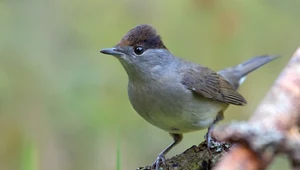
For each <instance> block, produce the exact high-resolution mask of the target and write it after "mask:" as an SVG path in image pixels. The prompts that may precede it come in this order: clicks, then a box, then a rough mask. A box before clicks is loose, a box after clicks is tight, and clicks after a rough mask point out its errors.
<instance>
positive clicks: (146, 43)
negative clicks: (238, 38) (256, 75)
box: [100, 24, 277, 169]
mask: <svg viewBox="0 0 300 170" xmlns="http://www.w3.org/2000/svg"><path fill="white" fill-rule="evenodd" d="M100 52H101V53H103V54H108V55H113V56H115V57H116V58H117V59H118V60H119V61H120V62H121V64H122V65H123V67H124V69H125V70H126V72H127V74H128V78H129V82H128V96H129V100H130V102H131V104H132V106H133V108H134V109H135V111H136V112H137V113H138V114H139V115H140V116H142V117H143V118H144V119H145V120H146V121H148V122H149V123H151V124H152V125H154V126H156V127H159V128H160V129H163V130H165V131H167V132H169V133H170V135H171V136H172V137H173V142H172V143H171V144H170V145H169V146H168V147H167V148H165V149H164V150H163V151H162V152H161V153H160V154H159V155H158V157H157V159H156V161H155V162H154V163H153V165H152V167H153V168H154V167H156V169H158V168H159V164H160V163H161V162H163V163H164V161H165V154H166V153H167V152H169V151H170V150H171V149H172V148H173V147H174V146H175V145H176V144H178V143H179V142H180V141H181V140H182V137H183V136H182V134H183V133H187V132H192V131H197V130H201V129H204V128H207V127H208V132H207V134H206V140H207V143H208V147H209V144H210V138H211V135H210V134H211V133H210V132H211V129H212V128H213V126H214V125H215V124H216V123H217V122H219V121H220V120H222V119H223V112H224V111H225V110H226V109H227V108H228V106H229V105H230V104H233V105H245V104H246V100H245V99H244V97H243V96H242V95H240V94H239V93H238V92H237V89H238V87H239V86H240V84H241V83H242V82H243V81H244V80H245V76H246V75H247V74H249V73H250V72H251V71H253V70H255V69H257V68H258V67H260V66H262V65H264V64H266V63H268V62H270V61H272V60H274V59H275V58H277V57H276V56H269V55H265V56H258V57H255V58H252V59H250V60H249V61H246V62H244V63H242V64H239V65H237V66H235V67H231V68H227V69H224V70H221V71H219V72H215V71H213V70H211V69H209V68H207V67H204V66H201V65H199V64H196V63H192V62H189V61H186V60H183V59H180V58H178V57H176V56H174V55H173V54H172V53H171V52H170V51H169V50H168V49H167V47H166V46H165V45H164V43H163V42H162V40H161V37H160V36H159V35H158V34H157V32H156V30H155V29H154V28H153V27H152V26H150V25H147V24H144V25H139V26H137V27H135V28H133V29H131V30H130V31H129V32H128V33H127V34H126V35H125V36H124V37H123V38H122V39H121V41H120V42H119V43H118V44H117V45H116V46H114V47H113V48H106V49H102V50H101V51H100Z"/></svg>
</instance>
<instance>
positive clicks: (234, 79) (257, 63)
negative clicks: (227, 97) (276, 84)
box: [218, 55, 279, 89]
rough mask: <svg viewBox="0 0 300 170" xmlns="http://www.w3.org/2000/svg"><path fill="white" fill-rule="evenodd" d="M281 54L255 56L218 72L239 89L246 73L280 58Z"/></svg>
mask: <svg viewBox="0 0 300 170" xmlns="http://www.w3.org/2000/svg"><path fill="white" fill-rule="evenodd" d="M278 57H279V56H269V55H264V56H258V57H254V58H252V59H250V60H248V61H246V62H244V63H242V64H239V65H237V66H234V67H230V68H226V69H224V70H221V71H219V72H218V73H219V74H220V75H221V76H222V77H224V78H225V79H226V80H227V81H228V82H230V84H231V85H232V86H233V87H234V88H235V89H237V88H238V87H239V86H240V85H241V84H242V83H243V82H244V80H245V79H246V75H247V74H249V73H251V72H252V71H253V70H256V69H257V68H259V67H261V66H263V65H265V64H267V63H268V62H270V61H272V60H274V59H276V58H278Z"/></svg>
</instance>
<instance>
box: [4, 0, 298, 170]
mask: <svg viewBox="0 0 300 170" xmlns="http://www.w3.org/2000/svg"><path fill="white" fill-rule="evenodd" d="M299 8H300V1H279V0H272V1H271V0H252V1H239V0H186V1H184V0H179V1H174V0H165V1H160V0H151V1H140V0H123V1H121V0H101V1H99V0H98V1H97V0H87V1H78V0H74V1H70V0H53V1H43V0H41V1H39V0H23V1H17V0H2V1H0V21H1V26H0V30H1V31H0V36H1V38H0V93H1V95H0V127H1V128H0V135H1V136H0V139H1V140H0V169H1V170H2V169H3V170H15V169H21V170H36V169H41V170H53V169H55V170H86V169H88V170H99V169H101V170H102V169H103V170H107V169H116V168H117V166H121V167H122V169H125V170H127V169H128V170H130V169H135V168H136V167H138V166H142V165H146V164H150V163H152V161H154V159H155V158H156V156H157V154H158V153H159V152H160V151H161V150H162V149H163V148H164V147H165V146H167V145H168V144H169V143H170V142H171V138H170V137H169V135H168V134H167V133H166V132H163V131H162V130H160V129H157V128H156V127H153V126H152V125H150V124H148V123H146V122H145V121H144V120H143V119H142V118H141V117H139V116H138V115H137V114H136V113H135V111H134V110H133V109H132V107H131V106H130V104H129V101H128V99H127V92H126V87H127V75H126V73H125V71H124V70H123V68H122V67H121V65H120V64H119V63H118V61H117V60H116V59H114V58H113V57H109V56H104V55H102V54H100V53H99V50H100V49H101V48H105V47H111V46H113V45H115V44H116V43H117V42H118V41H119V39H120V38H121V37H122V36H123V35H124V34H125V33H126V32H127V31H128V30H129V29H131V28H132V27H134V26H136V25H138V24H142V23H148V24H152V25H153V26H154V27H156V28H157V30H158V31H159V33H160V34H161V35H162V37H163V39H164V42H165V44H166V45H167V47H168V48H169V49H170V50H171V51H172V52H173V54H175V55H177V56H181V57H183V58H185V59H188V60H191V61H194V62H197V63H201V64H202V65H205V66H208V67H210V68H213V69H215V70H218V69H221V68H225V67H228V66H232V65H235V64H238V63H240V62H242V61H244V60H247V59H249V58H250V57H252V56H255V55H261V54H280V55H282V56H283V57H282V58H280V59H279V60H277V61H274V62H272V63H270V64H268V65H266V66H264V67H263V68H261V69H259V70H257V71H256V72H254V73H253V74H251V76H249V77H248V79H247V81H246V82H245V84H244V85H243V87H241V89H240V92H241V93H242V94H243V95H244V96H245V98H246V99H247V101H248V105H247V106H245V107H235V106H232V107H230V108H229V109H228V110H227V111H226V113H225V115H226V118H225V121H223V122H222V123H228V122H230V121H231V120H246V119H247V118H248V117H249V116H250V115H251V113H252V112H253V111H254V109H255V107H256V106H257V105H258V104H259V103H260V101H261V100H262V99H263V97H264V95H265V94H266V92H267V91H268V89H269V87H270V86H271V85H272V83H273V81H274V80H275V78H276V77H277V76H278V74H279V73H280V71H281V69H282V68H283V67H284V66H285V64H286V63H287V61H288V60H289V58H290V56H291V54H292V53H293V52H294V50H295V49H296V48H297V46H299V44H300V22H299V17H300V11H299ZM204 133H205V130H203V131H200V132H195V133H190V134H187V135H185V137H184V140H183V142H182V143H181V144H180V145H178V147H176V148H174V150H172V152H171V153H170V154H168V155H167V156H171V155H174V154H178V153H180V152H182V151H184V150H185V149H187V148H188V147H190V146H191V145H193V144H198V143H200V142H201V141H203V136H204ZM118 134H120V137H119V139H118V137H117V136H118ZM118 141H121V142H120V144H117V142H118ZM118 147H119V148H120V149H117V148H118ZM117 150H118V154H117ZM117 159H118V160H121V163H116V162H117ZM284 160H285V159H284V158H280V159H277V161H276V163H274V164H273V166H272V167H271V168H270V169H274V170H276V169H287V166H288V164H287V161H284Z"/></svg>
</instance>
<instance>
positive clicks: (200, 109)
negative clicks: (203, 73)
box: [140, 102, 224, 133]
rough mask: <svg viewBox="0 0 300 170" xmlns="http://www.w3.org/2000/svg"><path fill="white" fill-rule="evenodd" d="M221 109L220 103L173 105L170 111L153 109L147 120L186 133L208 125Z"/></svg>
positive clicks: (170, 129) (160, 126)
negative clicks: (186, 105)
mask: <svg viewBox="0 0 300 170" xmlns="http://www.w3.org/2000/svg"><path fill="white" fill-rule="evenodd" d="M158 107H161V106H158ZM223 109H224V106H222V104H219V103H207V102H203V103H201V102H198V103H194V104H191V106H188V107H185V106H180V105H179V106H173V109H172V111H171V109H169V110H170V112H168V111H166V110H164V109H153V110H152V111H150V112H149V113H148V121H149V122H150V123H151V124H153V125H155V126H157V127H159V128H161V129H163V130H166V131H168V132H172V133H187V132H192V131H196V130H201V129H205V128H207V127H209V126H210V125H211V124H212V123H213V121H214V120H215V118H216V116H217V114H218V112H219V111H221V110H223ZM140 115H141V114H140ZM141 116H142V115H141ZM146 120H147V119H146Z"/></svg>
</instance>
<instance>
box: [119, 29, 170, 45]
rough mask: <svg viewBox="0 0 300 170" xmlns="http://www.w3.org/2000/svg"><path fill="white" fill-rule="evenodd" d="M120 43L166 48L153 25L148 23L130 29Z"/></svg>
mask: <svg viewBox="0 0 300 170" xmlns="http://www.w3.org/2000/svg"><path fill="white" fill-rule="evenodd" d="M118 45H119V46H132V47H136V46H143V47H144V48H145V49H149V48H152V49H155V48H156V49H157V48H165V49H166V47H165V45H164V43H163V42H162V40H161V38H160V36H159V35H158V34H157V32H156V30H155V29H154V28H153V27H152V26H151V25H147V24H143V25H139V26H137V27H135V28H133V29H131V30H130V31H128V33H127V34H126V35H125V36H124V37H123V38H122V39H121V41H120V42H119V44H118Z"/></svg>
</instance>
